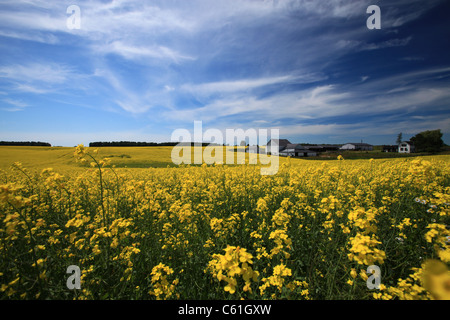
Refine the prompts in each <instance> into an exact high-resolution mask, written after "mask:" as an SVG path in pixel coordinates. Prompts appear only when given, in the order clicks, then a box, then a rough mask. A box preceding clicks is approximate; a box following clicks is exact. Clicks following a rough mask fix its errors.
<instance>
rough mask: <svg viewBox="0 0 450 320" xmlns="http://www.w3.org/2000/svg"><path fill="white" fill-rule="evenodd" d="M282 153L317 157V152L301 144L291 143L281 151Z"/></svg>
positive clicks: (290, 155) (293, 155) (292, 155)
mask: <svg viewBox="0 0 450 320" xmlns="http://www.w3.org/2000/svg"><path fill="white" fill-rule="evenodd" d="M280 155H281V156H288V157H315V156H316V155H317V153H316V152H315V151H311V150H308V149H306V148H304V147H303V146H302V145H301V144H298V143H297V144H291V143H290V144H288V145H287V146H286V148H284V149H283V150H281V151H280Z"/></svg>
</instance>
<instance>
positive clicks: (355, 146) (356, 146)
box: [339, 142, 373, 151]
mask: <svg viewBox="0 0 450 320" xmlns="http://www.w3.org/2000/svg"><path fill="white" fill-rule="evenodd" d="M339 149H340V150H356V151H372V150H373V146H372V145H371V144H368V143H362V142H357V143H346V144H344V145H343V146H342V147H340V148H339Z"/></svg>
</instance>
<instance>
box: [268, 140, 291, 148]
mask: <svg viewBox="0 0 450 320" xmlns="http://www.w3.org/2000/svg"><path fill="white" fill-rule="evenodd" d="M272 141H273V142H278V145H279V146H280V147H281V146H287V145H288V144H290V143H291V142H290V141H289V140H288V139H270V141H269V142H267V145H269V144H271V142H272Z"/></svg>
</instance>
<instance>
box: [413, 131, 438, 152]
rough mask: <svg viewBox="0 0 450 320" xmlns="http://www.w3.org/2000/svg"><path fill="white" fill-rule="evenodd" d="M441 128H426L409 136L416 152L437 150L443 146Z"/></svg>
mask: <svg viewBox="0 0 450 320" xmlns="http://www.w3.org/2000/svg"><path fill="white" fill-rule="evenodd" d="M442 135H443V134H442V132H441V129H438V130H427V131H423V132H420V133H418V134H416V135H415V136H414V137H412V138H411V142H412V143H414V145H415V147H416V151H417V152H439V151H440V150H441V148H442V147H443V146H444V141H442Z"/></svg>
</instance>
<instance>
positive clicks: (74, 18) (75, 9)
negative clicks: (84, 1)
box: [66, 4, 81, 30]
mask: <svg viewBox="0 0 450 320" xmlns="http://www.w3.org/2000/svg"><path fill="white" fill-rule="evenodd" d="M66 13H67V14H70V17H68V18H67V20H66V26H67V28H68V29H70V30H73V29H81V9H80V7H79V6H77V5H76V4H73V5H70V6H68V7H67V9H66Z"/></svg>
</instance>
